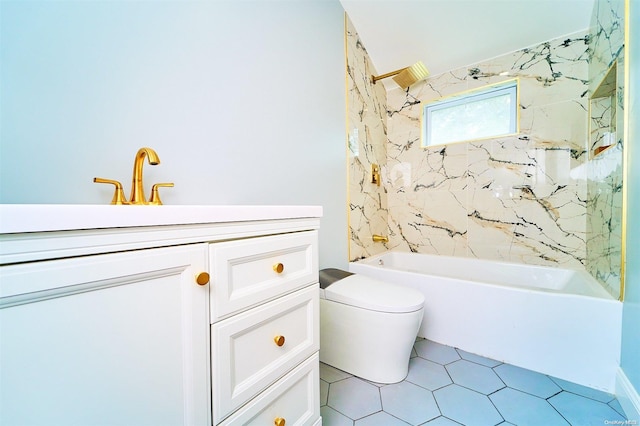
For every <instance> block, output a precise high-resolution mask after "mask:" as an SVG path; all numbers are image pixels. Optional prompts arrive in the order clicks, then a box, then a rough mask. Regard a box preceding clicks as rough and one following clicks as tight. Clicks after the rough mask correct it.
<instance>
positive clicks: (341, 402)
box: [320, 339, 638, 426]
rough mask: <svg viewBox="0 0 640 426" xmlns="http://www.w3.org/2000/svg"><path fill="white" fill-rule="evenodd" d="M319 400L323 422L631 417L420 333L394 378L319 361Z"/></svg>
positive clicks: (436, 425) (388, 425)
mask: <svg viewBox="0 0 640 426" xmlns="http://www.w3.org/2000/svg"><path fill="white" fill-rule="evenodd" d="M320 404H321V408H320V411H321V414H322V424H323V426H342V425H355V426H374V425H376V426H400V425H403V426H404V425H429V426H447V425H452V426H453V425H457V426H459V425H465V426H472V425H498V424H500V425H505V426H507V425H518V426H525V425H532V426H554V425H565V426H566V425H572V426H587V425H598V426H602V425H605V424H631V425H634V424H638V422H637V421H633V420H630V421H629V422H626V423H625V420H626V417H625V416H624V411H623V410H622V408H621V407H620V404H619V403H618V401H617V399H615V397H614V396H613V395H610V394H608V393H605V392H601V391H598V390H594V389H590V388H587V387H584V386H580V385H577V384H574V383H570V382H567V381H564V380H560V379H557V378H554V377H550V376H546V375H544V374H540V373H536V372H533V371H530V370H525V369H523V368H519V367H514V366H512V365H509V364H503V363H501V362H498V361H493V360H491V359H488V358H483V357H479V356H477V355H473V354H470V353H467V352H464V351H462V350H459V349H455V348H452V347H450V346H444V345H441V344H438V343H435V342H431V341H429V340H424V339H418V340H417V341H416V343H415V345H414V350H413V356H412V358H411V361H410V363H409V374H408V376H407V378H406V379H405V380H404V381H402V382H400V383H394V384H390V385H382V384H378V383H373V382H368V381H366V380H363V379H360V378H358V377H355V376H352V375H350V374H348V373H345V372H344V371H341V370H338V369H335V368H333V367H331V366H329V365H326V364H322V363H321V364H320Z"/></svg>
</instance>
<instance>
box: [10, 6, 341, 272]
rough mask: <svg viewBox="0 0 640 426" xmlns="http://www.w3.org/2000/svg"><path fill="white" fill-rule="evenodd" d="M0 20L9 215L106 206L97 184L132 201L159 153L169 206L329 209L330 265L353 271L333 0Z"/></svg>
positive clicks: (63, 9)
mask: <svg viewBox="0 0 640 426" xmlns="http://www.w3.org/2000/svg"><path fill="white" fill-rule="evenodd" d="M0 7H1V11H0V12H1V14H0V15H1V22H0V23H1V25H0V27H1V30H0V31H1V34H0V36H1V40H2V43H1V55H2V56H1V58H0V59H1V69H0V72H1V74H0V76H1V86H0V90H1V105H0V107H1V121H0V202H2V203H54V204H103V203H104V204H106V203H108V202H109V201H110V200H111V194H112V192H113V191H112V189H111V187H110V186H106V185H97V184H94V183H93V182H92V179H93V177H94V176H100V177H104V178H110V179H117V180H120V181H121V182H122V183H123V185H124V187H125V192H126V193H127V194H128V192H129V188H130V185H131V170H132V165H133V158H134V155H135V153H136V151H137V149H138V148H140V147H142V146H150V147H152V148H154V149H155V150H156V151H157V153H158V155H159V156H160V159H161V162H162V163H161V164H160V165H158V166H155V167H150V166H149V165H146V166H145V182H146V183H147V188H148V187H149V186H150V185H151V183H154V182H167V181H169V182H174V183H175V188H170V189H169V188H167V189H166V190H164V191H162V198H163V201H164V202H165V204H312V205H321V206H322V207H323V208H324V218H323V219H322V223H321V226H322V229H321V237H320V245H321V253H320V262H321V265H324V266H337V267H346V261H347V235H346V234H347V232H346V229H347V228H346V226H347V225H346V207H345V205H346V184H345V182H346V163H345V162H346V153H345V150H346V148H345V89H344V84H345V76H344V75H345V71H344V68H345V64H344V62H345V58H344V39H343V13H344V12H343V9H342V6H340V4H339V2H338V1H337V0H335V1H334V0H306V1H284V0H280V1H241V2H237V1H230V0H229V1H207V2H202V1H201V2H192V1H170V2H133V1H124V2H111V1H108V2H107V1H105V2H78V1H56V2H50V1H29V2H24V1H17V2H14V1H2V2H0ZM147 191H148V189H147ZM123 208H126V207H123Z"/></svg>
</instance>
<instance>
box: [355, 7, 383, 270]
mask: <svg viewBox="0 0 640 426" xmlns="http://www.w3.org/2000/svg"><path fill="white" fill-rule="evenodd" d="M345 26H346V28H345V30H346V40H347V91H348V92H347V103H348V105H347V111H348V116H347V126H348V132H349V134H348V138H349V147H348V155H349V159H348V167H349V178H348V180H349V183H348V185H349V260H355V259H361V258H365V257H368V256H372V255H374V254H378V253H380V252H383V251H385V250H386V248H385V246H384V245H383V244H382V243H374V242H373V240H372V235H373V234H379V235H386V234H387V193H386V191H385V187H384V186H382V185H380V186H378V185H376V184H372V183H371V164H378V165H379V166H380V167H381V168H384V167H385V164H386V162H387V153H386V142H387V110H386V104H387V98H386V91H385V89H384V86H383V85H382V84H381V83H376V84H373V83H372V82H371V75H375V74H377V73H376V70H375V69H374V68H373V65H372V64H371V61H370V60H369V55H368V54H367V51H366V49H365V47H364V46H363V44H362V42H361V41H360V38H359V37H358V34H357V32H356V30H355V28H354V27H353V24H352V23H351V21H350V20H349V19H348V18H347V19H346V25H345Z"/></svg>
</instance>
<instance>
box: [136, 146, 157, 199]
mask: <svg viewBox="0 0 640 426" xmlns="http://www.w3.org/2000/svg"><path fill="white" fill-rule="evenodd" d="M145 157H146V158H147V159H148V160H149V164H151V165H152V166H155V165H156V164H160V158H158V154H156V152H155V151H154V150H153V149H151V148H140V149H139V150H138V153H137V154H136V159H135V161H134V163H133V180H132V182H131V199H130V200H129V203H130V204H148V202H147V199H146V197H145V196H144V185H143V183H142V166H143V165H144V159H145Z"/></svg>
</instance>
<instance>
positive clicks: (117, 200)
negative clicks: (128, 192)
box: [93, 177, 129, 205]
mask: <svg viewBox="0 0 640 426" xmlns="http://www.w3.org/2000/svg"><path fill="white" fill-rule="evenodd" d="M93 181H94V182H95V183H110V184H111V185H115V187H116V188H115V192H114V193H113V198H112V199H111V204H118V205H121V204H129V202H128V201H127V199H126V198H125V197H124V190H123V189H122V184H121V183H120V182H118V181H117V180H112V179H103V178H99V177H94V178H93Z"/></svg>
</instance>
